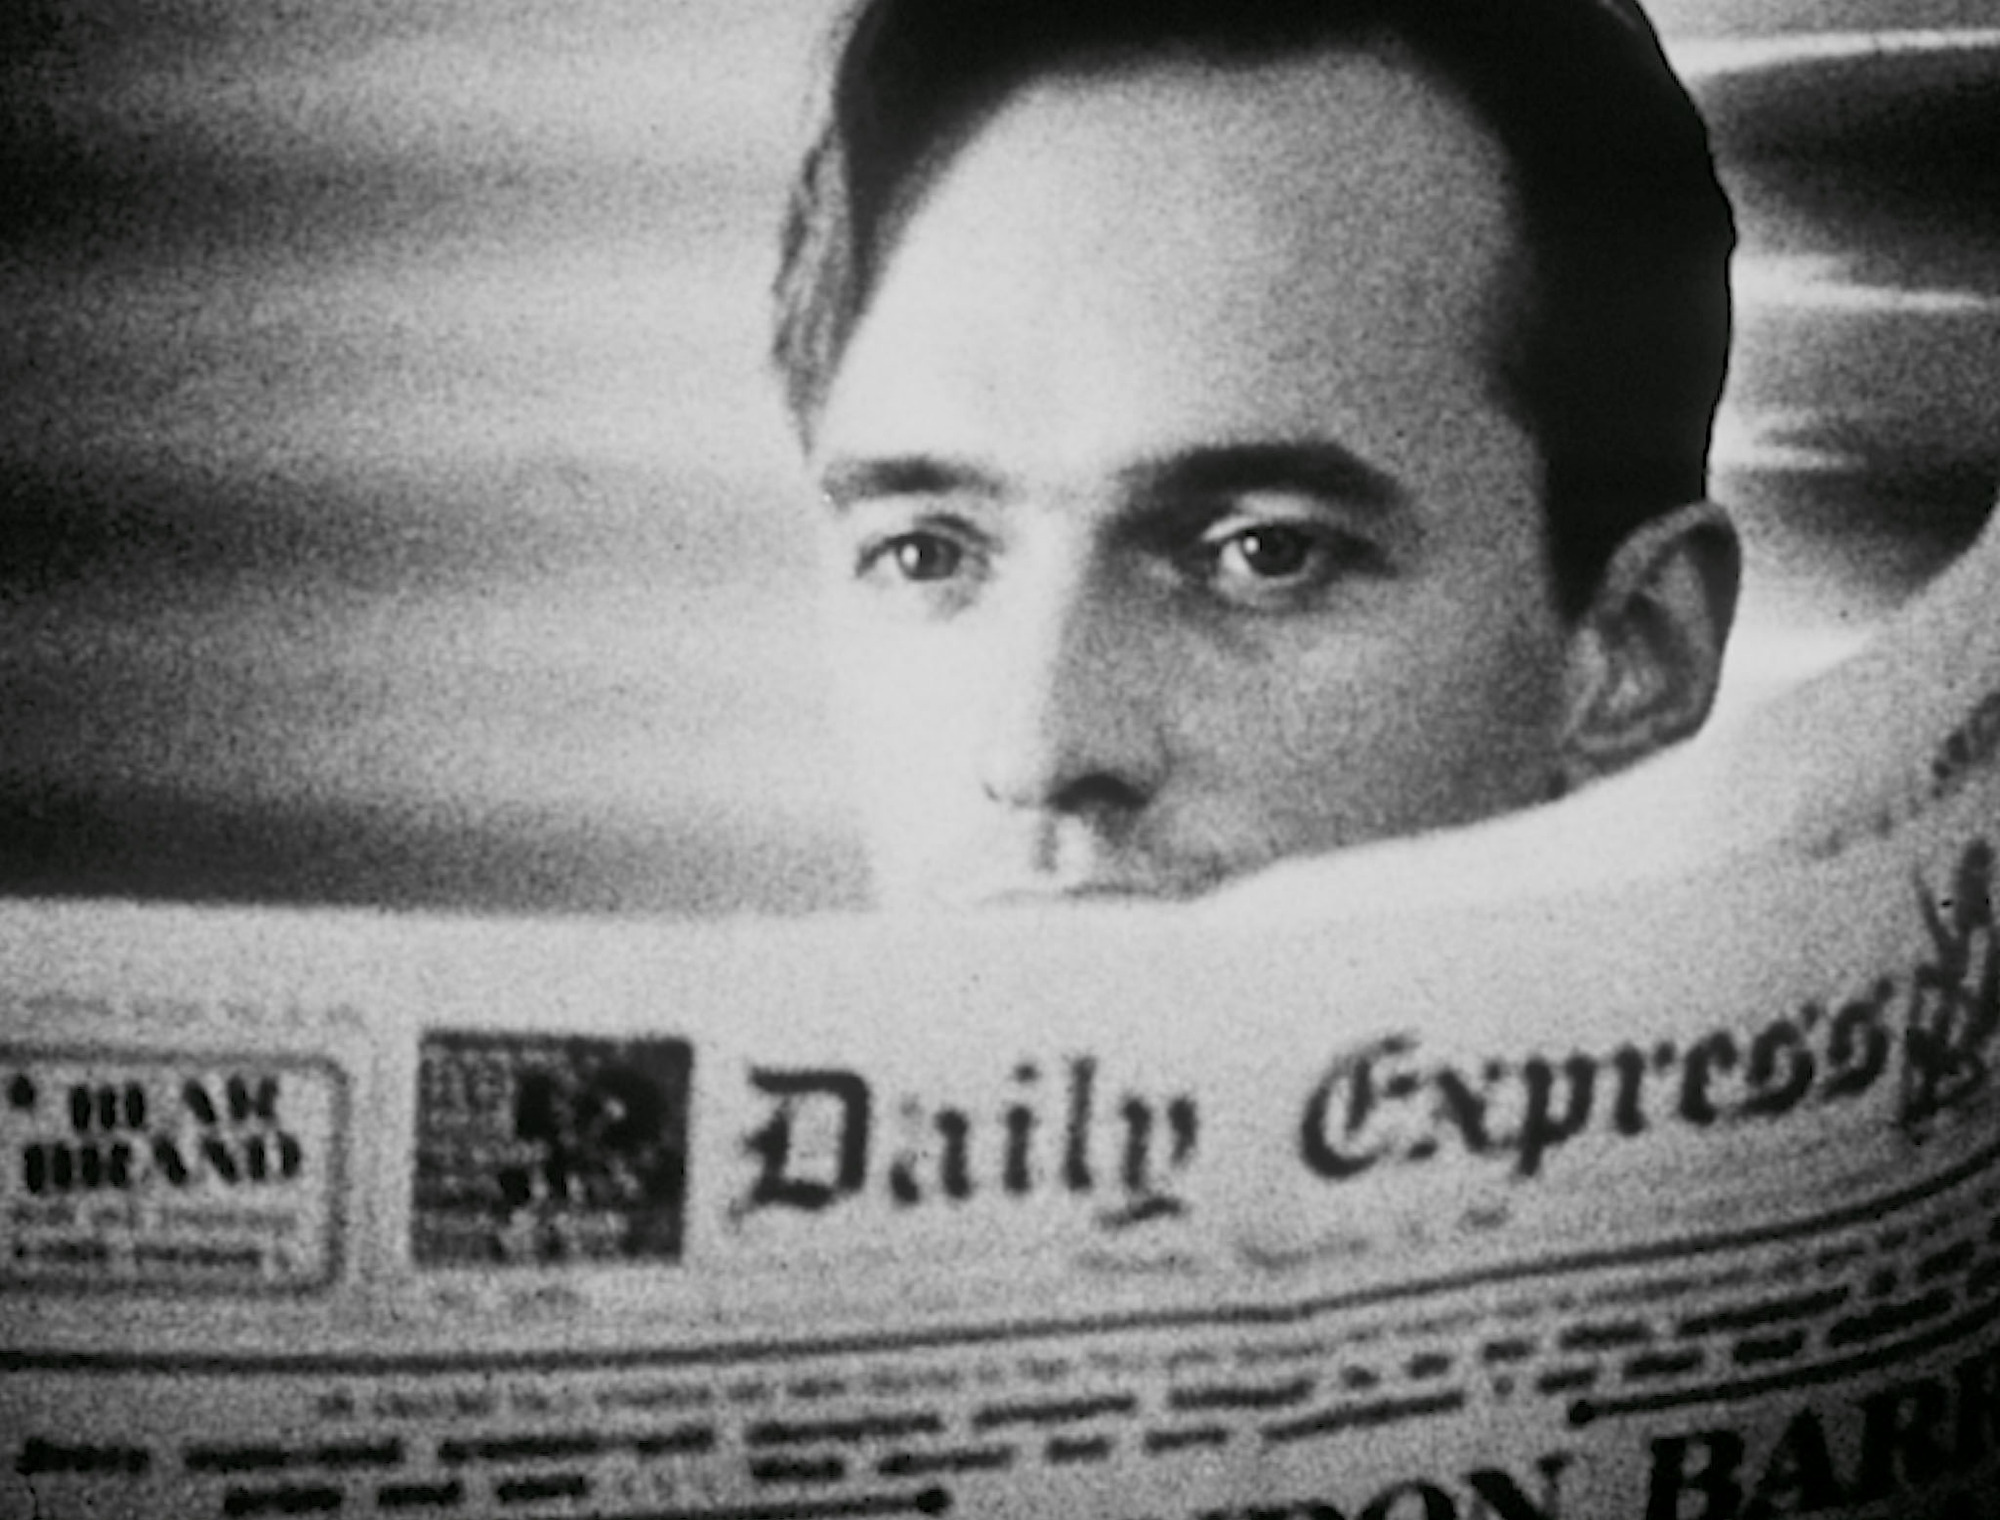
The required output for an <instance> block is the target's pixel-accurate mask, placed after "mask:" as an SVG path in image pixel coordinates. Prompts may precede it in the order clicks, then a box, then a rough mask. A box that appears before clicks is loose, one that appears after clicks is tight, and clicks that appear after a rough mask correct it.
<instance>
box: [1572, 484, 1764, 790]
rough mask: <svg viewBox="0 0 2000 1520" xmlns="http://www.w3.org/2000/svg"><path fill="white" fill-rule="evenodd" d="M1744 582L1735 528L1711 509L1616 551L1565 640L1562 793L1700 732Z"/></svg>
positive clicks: (1667, 523)
mask: <svg viewBox="0 0 2000 1520" xmlns="http://www.w3.org/2000/svg"><path fill="white" fill-rule="evenodd" d="M1741 576H1742V551H1741V549H1740V547H1739V546H1738V543H1737V538H1736V529H1735V526H1734V525H1733V524H1732V523H1731V522H1730V521H1729V518H1728V516H1727V514H1725V513H1724V512H1723V511H1722V509H1721V508H1720V507H1717V506H1716V505H1714V504H1713V503H1712V502H1696V503H1694V504H1692V505H1690V506H1686V507H1681V508H1679V509H1678V510H1676V511H1673V512H1669V513H1667V514H1666V515H1664V516H1661V517H1657V518H1654V519H1653V520H1651V521H1650V522H1648V523H1646V524H1645V526H1643V527H1641V528H1640V529H1639V530H1638V531H1637V532H1635V533H1633V534H1632V536H1631V537H1630V538H1628V539H1626V540H1625V542H1624V543H1623V544H1622V545H1620V546H1619V549H1618V552H1617V553H1616V554H1614V555H1613V556H1612V557H1611V562H1610V564H1609V565H1607V566H1606V567H1605V571H1604V575H1603V577H1602V579H1601V580H1600V581H1599V583H1598V588H1597V593H1596V595H1595V596H1594V597H1592V599H1591V602H1590V606H1589V608H1588V609H1587V610H1586V611H1585V613H1584V615H1583V617H1582V618H1581V619H1580V620H1579V621H1578V623H1577V625H1576V627H1575V629H1574V630H1573V631H1572V632H1571V634H1570V638H1569V655H1568V660H1567V664H1566V666H1565V671H1564V691H1563V698H1564V725H1563V734H1562V744H1561V754H1560V760H1559V763H1560V765H1561V769H1562V780H1563V783H1564V789H1565V790H1569V791H1573V790H1575V789H1576V788H1578V787H1580V786H1583V785H1585V784H1586V783H1588V782H1591V781H1595V780H1597V779H1599V778H1600V777H1603V776H1609V775H1612V774H1613V773H1615V772H1617V771H1621V770H1623V769H1625V767H1627V766H1629V765H1632V764H1634V763H1636V762H1637V761H1640V760H1643V759H1645V758H1646V757H1647V756H1648V755H1651V754H1655V753H1657V752H1658V751H1660V750H1662V749H1665V748H1666V747H1667V746H1668V745H1671V744H1674V743H1676V742H1678V741H1679V740H1682V739H1685V738H1687V737H1688V736H1689V735H1690V734H1692V733H1694V732H1695V730H1696V729H1698V728H1700V727H1701V725H1702V723H1703V722H1704V721H1705V720H1706V719H1707V717H1708V710H1709V708H1710V706H1712V705H1713V703H1714V701H1715V690H1716V686H1717V684H1718V683H1719V681H1720V679H1721V675H1722V654H1723V648H1724V646H1725V645H1726V644H1727V642H1728V639H1729V625H1730V623H1731V621H1732V620H1733V619H1734V618H1735V616H1736V592H1737V586H1738V583H1739V581H1740V579H1741Z"/></svg>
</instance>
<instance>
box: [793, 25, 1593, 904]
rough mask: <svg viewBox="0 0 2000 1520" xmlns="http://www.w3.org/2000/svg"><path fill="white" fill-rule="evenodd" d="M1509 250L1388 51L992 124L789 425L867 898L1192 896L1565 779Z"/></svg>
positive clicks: (1559, 634)
mask: <svg viewBox="0 0 2000 1520" xmlns="http://www.w3.org/2000/svg"><path fill="white" fill-rule="evenodd" d="M1518 253H1519V233H1518V227H1517V221H1516V211H1515V207H1514V201H1513V196H1512V191H1511V188H1510V183H1509V179H1508V171H1507V166H1506V160H1505V158H1504V156H1503V153H1502V151H1501V149H1500V148H1499V146H1498V144H1497V143H1496V142H1495V141H1494V140H1493V139H1492V138H1491V136H1490V134H1489V133H1488V132H1487V131H1486V130H1485V129H1484V128H1483V127H1482V126H1481V125H1480V124H1479V122H1478V121H1477V119H1476V118H1475V117H1474V116H1473V115H1472V114H1471V113H1470V112H1469V111H1468V110H1467V109H1465V108H1464V107H1462V106H1461V105H1460V104H1459V103H1458V102H1457V101H1456V100H1455V98H1454V97H1453V96H1452V95H1450V94H1449V93H1448V92H1447V91H1445V90H1444V89H1443V88H1442V87H1440V86H1438V85H1437V84H1435V83H1434V82H1433V81H1431V80H1430V79H1429V78H1428V77H1427V76H1426V75H1424V74H1423V73H1422V72H1420V71H1419V70H1418V69H1417V68H1416V67H1415V66H1414V65H1411V64H1409V63H1406V62H1405V61H1403V60H1402V59H1401V58H1400V56H1399V55H1397V54H1395V53H1392V52H1388V51H1382V52H1372V51H1371V52H1354V53H1334V52H1329V53H1327V54H1325V55H1318V56H1311V57H1306V58H1300V59H1297V60H1291V61H1286V62H1282V63H1275V64H1271V65H1268V66H1259V67H1255V68H1239V69H1226V70H1225V69H1212V68H1205V67H1200V66H1196V65H1193V64H1186V65H1183V64H1178V63H1158V64H1146V65H1134V66H1132V67H1131V68H1129V69H1126V70H1122V71H1119V72H1116V73H1110V74H1099V75H1092V76H1077V77H1059V78H1055V79H1050V80H1047V81H1043V82H1040V83H1037V84H1034V85H1032V86H1030V87H1028V88H1026V89H1025V90H1023V91H1022V92H1020V93H1018V94H1017V95H1015V96H1013V97H1012V98H1011V99H1010V100H1009V102H1008V103H1007V104H1006V105H1004V106H1003V107H1002V109H1001V110H1000V111H999V112H998V114H997V115H995V116H994V117H993V118H992V119H991V120H990V121H988V122H987V123H986V124H985V125H983V126H982V127H981V128H980V129H979V130H978V131H977V133H976V134H975V135H974V136H973V137H972V139H971V140H970V141H969V142H968V143H967V144H966V145H965V146H964V147H963V148H962V149H961V150H959V151H958V152H957V154H956V155H955V157H954V158H953V159H952V160H951V161H950V162H949V163H948V164H947V165H946V166H945V167H944V168H943V170H942V171H941V172H940V174H939V176H938V177H937V179H936V180H935V182H934V183H933V184H932V185H931V186H930V187H929V188H928V189H927V190H926V191H925V192H924V193H923V195H922V198H921V200H920V201H919V202H918V203H917V205H916V207H915V209H914V211H913V212H912V213H911V215H910V217H909V219H908V221H907V223H906V225H905V228H904V230H903V232H902V234H901V236H900V238H899V240H898V241H897V242H896V243H895V244H894V246H893V249H892V251H891V252H890V253H889V255H888V263H887V267H886V270H885V272H884V274H883V277H882V279H881V282H880V285H879V288H878V289H877V291H876V292H875V295H874V299H873V302H872V304H871V306H870V307H869V309H868V311H867V313H866V314H865V316H864V317H863V319H862V321H861V323H860V325H859V327H858V328H857V330H856V332H855V335H854V338H853V341H852V343H851V344H850V346H849V348H848V350H847V353H846V356H845V359H844V362H843V363H842V365H841V368H840V370H839V373H838V374H837V376H836V377H835V381H834V384H833V387H832V389H831V391H830V394H829V396H828V401H827V406H826V408H825V411H824V413H823V415H822V417H821V420H820V427H819V431H818V435H817V440H816V446H815V458H814V461H813V463H814V466H815V468H816V469H817V471H818V472H819V475H820V480H821V484H822V486H823V488H824V490H825V493H826V495H827V497H828V500H829V503H830V505H829V508H828V535H827V556H828V577H827V579H828V592H829V603H830V616H829V620H828V628H829V637H830V639H831V641H832V653H833V656H834V662H835V666H836V670H837V677H838V691H837V702H838V706H839V711H840V713H841V715H842V718H843V720H844V721H845V722H846V724H847V725H848V727H849V729H850V732H851V736H852V739H853V743H854V748H855V751H856V754H855V758H856V760H857V761H858V767H859V778H860V782H861V787H862V797H863V803H864V807H865V813H866V821H867V827H868V829H869V833H870V842H871V846H872V849H873V853H874V864H875V867H876V873H877V878H878V888H879V890H880V892H881V894H882V896H883V898H884V900H885V902H887V903H889V904H892V905H904V906H907V905H914V904H918V903H924V902H947V903H971V902H987V901H996V900H1007V899H1011V898H1015V897H1022V896H1027V897H1041V896H1085V895H1098V894H1143V895H1154V896H1169V897H1179V896H1187V895H1191V894H1194V893H1197V892H1201V891H1203V890H1206V889H1208V888H1210V887H1213V886H1215V885H1217V884H1218V883H1220V882H1222V881H1224V880H1225V879H1227V878H1229V877H1231V876H1234V875H1236V874H1238V873H1241V872H1244V871H1247V870H1251V869H1254V868H1256V867H1258V866H1261V865H1265V864H1267V863H1269V862H1271V861H1273V860H1275V859H1277V858H1279V857H1281V856H1287V855H1294V854H1302V853H1312V852H1319V851H1325V850H1329V849H1334V848H1337V847H1341V846H1345V845H1351V844H1355V843H1358V842H1361V841H1364V840H1369V839H1376V838H1381V837H1385V836H1390V835H1397V834H1405V833H1410V832H1413V831H1417V830H1421V829H1426V828H1431V827H1435V826H1440V825H1445V824H1451V823H1457V822H1463V821H1468V820H1471V819H1474V818H1478V817H1482V816H1486V815H1489V814H1492V813H1495V812H1499V811H1502V810H1505V809H1508V808H1512V807H1516V806H1521V805H1524V804H1527V803H1529V802H1532V801H1535V800H1537V799H1539V798H1540V797H1542V796H1545V795H1546V794H1547V791H1548V789H1549V786H1550V783H1551V778H1552V777H1553V776H1554V775H1555V774H1556V767H1557V762H1556V758H1555V757H1556V746H1557V737H1558V730H1559V727H1560V723H1561V706H1562V701H1561V696H1562V676H1561V667H1562V661H1563V650H1564V641H1565V631H1564V627H1563V625H1562V623H1561V621H1560V619H1559V617H1558V615H1557V613H1556V611H1555V604H1554V597H1553V593H1552V589H1551V585H1550V578H1549V571H1548V568H1547V562H1546V555H1545V545H1544V524H1543V516H1542V507H1541V460H1540V455H1539V452H1538V449H1537V447H1536V445H1535V443H1534V441H1533V440H1532V438H1531V437H1530V436H1529V435H1528V433H1527V432H1526V431H1525V429H1524V427H1523V426H1522V424H1521V423H1520V422H1518V421H1517V420H1516V419H1515V418H1514V417H1513V416H1512V415H1510V412H1509V410H1508V409H1507V407H1506V406H1505V404H1504V402H1503V400H1502V397H1501V394H1500V387H1499V382H1498V378H1497V363H1496V353H1497V351H1498V347H1499V343H1500V340H1501V336H1502V334H1503V332H1504V322H1505V320H1506V318H1507V315H1508V313H1507V312H1506V310H1505V302H1506V299H1507V293H1508V292H1509V291H1510V290H1512V289H1514V288H1515V281H1514V279H1513V277H1512V271H1513V270H1514V268H1515V266H1516V264H1517V262H1518V258H1517V256H1518Z"/></svg>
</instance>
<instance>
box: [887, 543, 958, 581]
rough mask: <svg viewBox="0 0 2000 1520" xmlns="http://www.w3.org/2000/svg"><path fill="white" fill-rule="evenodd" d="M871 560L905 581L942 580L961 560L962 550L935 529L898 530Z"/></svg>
mask: <svg viewBox="0 0 2000 1520" xmlns="http://www.w3.org/2000/svg"><path fill="white" fill-rule="evenodd" d="M871 559H872V560H873V562H874V564H875V565H876V566H880V567H882V568H885V569H892V570H894V571H895V573H896V574H897V575H899V576H901V577H902V578H903V579H904V580H906V581H946V580H950V579H951V578H952V577H953V576H954V575H956V574H958V572H959V571H960V569H962V568H963V567H964V564H965V550H964V549H963V548H961V547H960V546H959V545H958V544H956V543H954V542H952V540H950V539H948V538H945V537H944V536H943V535H941V534H937V533H900V534H898V535H897V536H896V537H894V538H892V539H889V540H888V541H887V542H886V543H883V544H882V545H880V546H879V547H878V548H877V549H876V551H875V553H874V554H873V555H872V556H871Z"/></svg>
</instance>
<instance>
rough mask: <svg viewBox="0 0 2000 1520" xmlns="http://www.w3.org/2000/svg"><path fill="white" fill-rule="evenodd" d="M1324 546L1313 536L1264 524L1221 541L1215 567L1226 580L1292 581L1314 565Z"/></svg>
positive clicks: (1279, 526)
mask: <svg viewBox="0 0 2000 1520" xmlns="http://www.w3.org/2000/svg"><path fill="white" fill-rule="evenodd" d="M1323 547H1324V546H1323V545H1322V544H1321V542H1320V540H1319V539H1318V537H1317V536H1315V535H1314V534H1311V533H1306V532H1303V531H1301V530H1300V529H1298V528H1288V527H1285V526H1283V525H1282V524H1275V523H1273V524H1265V525H1263V526H1260V527H1255V528H1245V529H1243V530H1241V531H1240V532H1237V533H1232V534H1231V535H1230V536H1229V537H1228V538H1226V539H1224V540H1223V541H1222V544H1221V545H1220V547H1219V548H1218V550H1217V552H1216V568H1217V570H1218V571H1219V572H1220V573H1221V574H1222V575H1223V576H1225V577H1241V576H1247V577H1249V578H1251V579H1253V580H1260V581H1276V580H1295V579H1297V578H1298V577H1299V576H1301V575H1303V574H1305V573H1307V572H1308V571H1310V570H1312V569H1314V568H1315V567H1316V566H1317V564H1318V562H1319V560H1320V558H1321V551H1322V549H1323Z"/></svg>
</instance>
